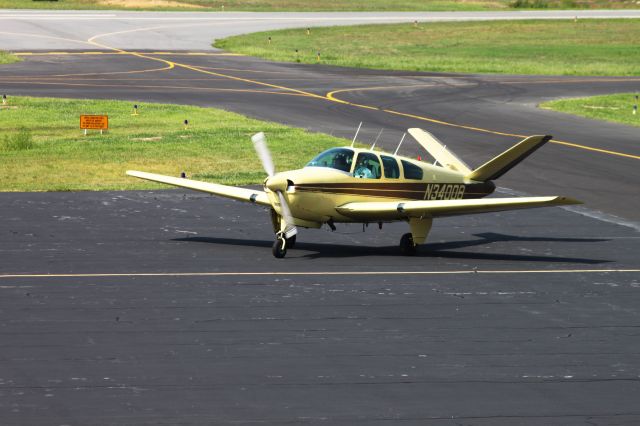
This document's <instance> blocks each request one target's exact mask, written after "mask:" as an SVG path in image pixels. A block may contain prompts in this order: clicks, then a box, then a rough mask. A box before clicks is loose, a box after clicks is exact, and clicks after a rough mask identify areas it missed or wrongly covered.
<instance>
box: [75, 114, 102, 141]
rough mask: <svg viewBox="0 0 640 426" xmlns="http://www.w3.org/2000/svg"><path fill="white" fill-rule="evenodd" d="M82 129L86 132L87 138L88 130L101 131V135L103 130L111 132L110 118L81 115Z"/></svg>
mask: <svg viewBox="0 0 640 426" xmlns="http://www.w3.org/2000/svg"><path fill="white" fill-rule="evenodd" d="M80 129H82V130H84V134H85V136H86V135H87V130H100V134H102V131H103V130H109V116H108V115H81V116H80Z"/></svg>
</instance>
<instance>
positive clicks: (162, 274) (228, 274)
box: [0, 269, 640, 279]
mask: <svg viewBox="0 0 640 426" xmlns="http://www.w3.org/2000/svg"><path fill="white" fill-rule="evenodd" d="M639 272H640V269H525V270H518V269H514V270H499V269H498V270H481V269H479V270H473V269H468V270H457V271H315V272H291V271H286V272H279V271H267V272H148V273H115V274H0V279H3V278H4V279H7V278H135V277H235V276H239V277H246V276H257V277H261V276H262V277H265V276H322V275H331V276H359V275H404V276H410V275H417V276H420V275H474V274H483V275H498V274H503V275H505V274H520V275H522V274H604V273H639Z"/></svg>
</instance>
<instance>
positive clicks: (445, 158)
mask: <svg viewBox="0 0 640 426" xmlns="http://www.w3.org/2000/svg"><path fill="white" fill-rule="evenodd" d="M408 132H409V134H410V135H411V136H413V138H414V139H415V140H416V141H418V143H419V144H420V145H422V147H423V148H424V149H425V150H427V152H428V153H429V154H431V156H432V157H433V158H435V159H436V161H437V162H438V163H440V165H441V166H442V167H445V168H447V169H449V170H453V171H456V172H459V173H462V174H465V175H467V174H469V173H471V169H470V168H469V166H467V165H466V164H465V163H464V161H462V160H461V159H460V158H458V157H456V155H455V154H454V153H452V152H451V151H449V150H448V149H447V148H446V147H445V146H444V145H443V144H442V142H440V141H439V140H438V139H436V137H435V136H433V135H432V134H431V133H429V132H427V131H426V130H422V129H418V128H413V129H409V130H408Z"/></svg>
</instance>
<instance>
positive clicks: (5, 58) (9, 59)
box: [0, 50, 20, 65]
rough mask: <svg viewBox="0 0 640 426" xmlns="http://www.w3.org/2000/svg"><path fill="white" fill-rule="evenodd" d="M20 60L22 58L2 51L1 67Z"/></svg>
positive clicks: (0, 56)
mask: <svg viewBox="0 0 640 426" xmlns="http://www.w3.org/2000/svg"><path fill="white" fill-rule="evenodd" d="M19 60H20V58H18V57H17V56H15V55H12V54H11V53H9V52H4V51H2V50H0V65H2V64H10V63H13V62H18V61H19Z"/></svg>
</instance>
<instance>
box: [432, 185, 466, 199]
mask: <svg viewBox="0 0 640 426" xmlns="http://www.w3.org/2000/svg"><path fill="white" fill-rule="evenodd" d="M464 189H465V187H464V185H456V184H448V183H447V184H444V183H443V184H440V183H430V184H428V185H427V189H426V190H425V192H424V199H425V200H461V199H462V198H463V197H464Z"/></svg>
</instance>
